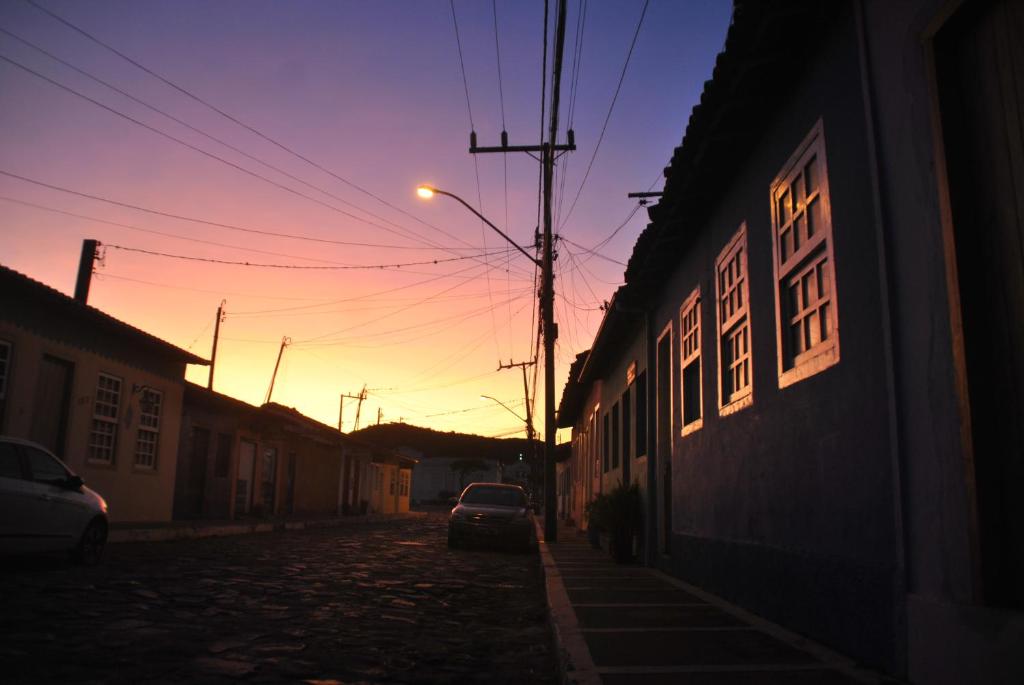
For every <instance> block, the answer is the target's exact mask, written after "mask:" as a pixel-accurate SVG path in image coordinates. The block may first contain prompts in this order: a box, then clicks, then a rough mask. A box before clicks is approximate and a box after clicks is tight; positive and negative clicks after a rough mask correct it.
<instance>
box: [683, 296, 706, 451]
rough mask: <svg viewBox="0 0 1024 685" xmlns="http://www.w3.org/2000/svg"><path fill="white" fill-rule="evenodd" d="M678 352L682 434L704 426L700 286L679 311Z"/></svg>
mask: <svg viewBox="0 0 1024 685" xmlns="http://www.w3.org/2000/svg"><path fill="white" fill-rule="evenodd" d="M679 312H680V314H679V351H680V357H681V362H680V367H679V368H681V369H682V388H681V395H682V396H681V399H682V402H683V435H686V434H687V433H692V432H693V431H695V430H697V429H698V428H700V427H701V426H702V425H703V423H704V422H703V419H702V417H703V412H702V411H701V385H702V383H703V378H702V372H701V366H700V331H701V328H700V288H697V289H695V290H694V291H693V292H692V293H690V296H689V297H687V298H686V301H685V302H683V306H682V307H681V308H680V310H679Z"/></svg>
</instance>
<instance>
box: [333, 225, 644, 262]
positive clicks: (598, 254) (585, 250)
mask: <svg viewBox="0 0 1024 685" xmlns="http://www.w3.org/2000/svg"><path fill="white" fill-rule="evenodd" d="M623 225H625V224H623ZM559 238H560V239H561V240H562V242H566V243H569V244H570V245H573V246H574V247H578V248H579V249H581V250H583V251H584V252H586V253H588V254H590V255H593V256H594V257H599V258H601V259H604V260H605V261H608V262H611V263H612V264H618V265H619V266H626V263H625V262H622V261H619V260H618V259H613V258H611V257H608V256H607V255H603V254H601V253H600V252H597V251H595V250H593V249H592V248H589V247H584V246H583V245H580V244H579V243H576V242H573V241H572V240H569V239H568V238H566V237H565V236H559ZM324 268H329V267H324Z"/></svg>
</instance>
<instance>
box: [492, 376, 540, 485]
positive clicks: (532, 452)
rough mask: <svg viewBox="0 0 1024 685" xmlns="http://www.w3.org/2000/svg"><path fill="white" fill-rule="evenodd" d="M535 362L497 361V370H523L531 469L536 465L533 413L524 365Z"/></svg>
mask: <svg viewBox="0 0 1024 685" xmlns="http://www.w3.org/2000/svg"><path fill="white" fill-rule="evenodd" d="M536 363H537V360H536V359H534V360H533V361H528V362H513V361H512V360H511V359H509V360H508V364H502V363H501V362H500V361H499V362H498V371H503V370H505V369H514V368H516V367H519V368H520V369H522V371H523V399H524V401H525V402H526V439H527V440H528V441H529V445H530V469H531V471H532V470H533V469H535V468H536V465H537V450H536V447H535V446H534V440H533V436H534V430H533V413H532V410H531V407H530V385H529V383H527V382H526V367H527V366H533V365H534V364H536Z"/></svg>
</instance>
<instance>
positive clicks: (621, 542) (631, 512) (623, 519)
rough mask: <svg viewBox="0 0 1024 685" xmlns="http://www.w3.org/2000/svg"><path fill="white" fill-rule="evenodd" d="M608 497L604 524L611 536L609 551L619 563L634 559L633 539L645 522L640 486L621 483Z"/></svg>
mask: <svg viewBox="0 0 1024 685" xmlns="http://www.w3.org/2000/svg"><path fill="white" fill-rule="evenodd" d="M606 497H607V502H606V504H605V505H603V506H605V507H606V511H605V512H604V514H603V517H602V518H603V519H604V521H603V523H602V525H603V526H604V529H605V532H606V533H607V534H608V537H609V545H608V547H609V551H610V552H611V555H612V558H613V559H615V561H617V562H619V563H625V562H627V561H632V559H633V539H634V538H635V537H636V536H637V534H638V533H639V532H640V526H641V524H642V522H643V505H642V503H641V500H640V487H639V486H638V485H637V484H636V483H630V484H629V485H624V484H622V483H620V484H619V485H616V486H615V487H614V488H612V490H611V491H610V492H609V493H608V494H607V496H606Z"/></svg>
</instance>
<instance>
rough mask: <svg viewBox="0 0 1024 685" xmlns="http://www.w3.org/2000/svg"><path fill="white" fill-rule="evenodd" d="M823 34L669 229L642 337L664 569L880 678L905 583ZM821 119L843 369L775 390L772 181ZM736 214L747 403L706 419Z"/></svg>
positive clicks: (848, 38) (857, 183)
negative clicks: (683, 406)
mask: <svg viewBox="0 0 1024 685" xmlns="http://www.w3.org/2000/svg"><path fill="white" fill-rule="evenodd" d="M822 44H823V47H822V49H821V52H820V54H819V55H818V56H817V58H816V59H815V60H813V61H812V62H811V63H809V65H808V69H807V71H806V73H805V74H804V75H803V76H802V78H801V80H800V81H799V82H798V83H797V84H796V85H795V88H794V90H793V91H792V95H791V97H790V98H789V99H788V100H787V101H786V103H785V104H784V105H783V106H782V107H781V108H780V109H779V110H778V111H776V112H774V113H772V114H771V115H770V119H769V120H768V122H767V128H766V131H765V133H764V135H763V136H762V138H761V139H760V142H759V143H758V144H757V145H756V146H755V147H754V148H753V149H750V150H749V151H748V153H747V154H748V156H747V158H746V160H745V161H744V162H743V163H742V164H741V165H738V166H737V167H736V168H735V174H734V176H733V177H732V181H731V184H730V185H729V186H728V187H724V188H722V189H721V195H720V196H718V197H716V198H708V200H709V201H710V202H712V204H711V205H710V206H709V208H708V214H707V218H706V219H705V220H704V221H703V222H702V223H701V224H700V225H694V224H693V223H687V224H686V225H683V226H679V227H678V229H677V230H680V231H685V232H686V233H687V234H691V235H693V236H695V237H694V238H693V240H692V242H691V243H690V245H689V247H688V248H687V249H686V251H685V252H684V253H683V254H681V255H680V259H679V264H678V266H677V268H676V269H675V271H674V273H673V274H672V276H671V278H670V279H669V281H668V283H667V286H666V287H665V288H664V289H663V290H662V292H661V295H660V298H659V299H658V301H657V302H656V305H655V314H654V324H655V329H654V330H652V333H653V334H654V335H655V336H657V335H658V334H659V332H660V330H661V328H662V326H664V325H668V324H669V323H670V322H671V325H672V330H673V336H672V339H673V343H672V363H673V372H672V378H673V389H672V436H673V450H672V457H671V458H672V464H671V468H672V502H671V525H672V531H671V533H672V534H671V559H670V560H663V561H662V562H661V563H662V565H663V566H664V567H665V568H667V569H669V570H670V571H671V572H673V573H676V574H678V575H680V576H682V577H684V578H686V579H688V580H690V581H693V582H695V583H696V584H698V585H700V586H702V587H705V588H707V589H709V590H711V591H713V592H716V593H718V594H721V595H723V596H725V597H726V598H728V599H731V600H733V601H736V602H737V603H739V604H741V605H743V606H745V607H747V608H749V609H751V610H753V611H755V612H757V613H760V614H763V615H765V616H767V617H769V618H771V619H773V620H776V621H778V622H780V623H783V624H784V625H786V626H788V627H790V628H793V629H795V630H797V631H799V632H803V633H806V634H809V635H812V636H813V637H814V638H815V639H817V640H820V641H822V642H825V643H826V644H830V645H832V646H834V647H837V648H839V649H840V650H842V651H844V652H846V653H848V654H851V655H853V656H854V657H856V658H858V659H861V660H863V661H865V662H867V663H869V664H872V665H874V666H881V667H884V668H888V669H890V670H893V669H898V661H899V649H900V647H899V644H900V635H901V633H900V629H899V625H900V616H901V603H900V600H899V599H898V594H899V592H900V589H901V587H902V570H901V567H900V564H901V562H900V540H899V535H898V523H897V520H898V513H897V510H896V506H895V503H896V483H895V482H894V473H893V469H892V463H891V458H890V447H891V437H890V436H891V431H892V428H893V427H892V426H891V425H890V422H889V414H888V412H887V410H886V409H887V395H886V392H887V388H886V384H885V364H884V358H885V348H884V339H883V338H884V336H883V328H882V315H881V312H883V311H884V310H883V307H882V300H881V292H880V288H879V273H878V268H877V265H878V259H877V245H876V243H875V241H874V233H873V232H872V230H871V229H870V227H871V225H872V219H873V217H872V209H871V207H872V205H871V198H872V190H871V185H870V176H869V173H868V157H867V152H866V151H867V146H866V132H865V122H864V116H863V111H864V110H863V103H862V100H861V97H860V88H859V84H860V72H859V64H858V50H857V41H856V31H855V22H854V17H853V13H852V10H851V9H850V8H849V6H848V7H847V10H846V11H844V12H841V13H840V16H839V17H838V18H837V21H836V25H835V27H834V29H833V31H832V33H830V35H828V36H827V37H825V39H824V40H823V41H822ZM780 78H782V76H781V75H780ZM766 116H768V114H767V113H766ZM819 118H820V119H821V121H822V124H823V127H824V138H825V153H826V159H827V166H828V181H829V188H830V195H831V206H832V214H831V218H832V230H833V252H834V258H835V259H834V273H835V290H836V292H837V293H838V295H837V298H838V299H837V307H838V317H839V318H838V329H839V341H840V361H839V362H838V364H836V365H834V366H831V367H829V368H827V369H825V370H824V371H821V372H819V373H817V374H816V375H813V376H810V377H809V378H806V379H804V380H802V381H799V382H797V383H795V384H793V385H789V386H788V387H784V388H782V389H780V383H779V375H778V367H777V360H778V357H777V342H776V340H777V339H776V311H775V310H776V305H775V295H774V293H775V288H776V283H775V281H774V275H773V253H772V240H773V239H772V223H771V222H772V218H771V201H770V197H769V192H770V185H771V183H772V181H773V179H774V178H775V177H776V175H777V174H778V173H779V172H780V171H782V169H783V167H784V165H785V164H786V162H787V160H789V158H790V156H791V155H792V154H793V153H794V152H796V150H797V149H798V147H799V145H800V144H801V142H802V141H803V140H804V139H805V137H806V136H807V134H808V133H809V132H810V131H811V130H812V128H813V127H814V126H815V124H816V122H817V121H818V120H819ZM744 222H745V223H746V233H747V248H748V252H747V254H748V257H749V261H748V277H749V320H750V325H751V349H752V355H753V356H752V373H753V394H752V397H753V401H752V404H751V406H749V407H746V408H744V409H741V410H739V411H737V412H735V413H732V414H728V415H720V413H719V411H718V406H719V396H718V373H719V354H718V339H717V325H716V317H715V292H716V291H715V261H716V259H717V258H718V256H719V254H720V252H721V251H722V250H723V249H724V248H725V246H726V245H727V244H728V242H729V241H730V239H731V238H732V237H733V236H734V235H735V234H736V232H737V230H738V229H739V228H740V226H741V224H743V223H744ZM697 285H699V286H700V288H701V296H702V302H703V304H702V320H701V325H702V333H701V349H702V364H703V378H704V381H703V389H702V398H703V402H702V406H703V427H702V428H701V429H700V430H697V431H695V432H692V433H689V434H687V435H682V434H681V430H680V426H681V415H680V390H679V369H678V364H679V359H680V348H679V330H680V323H679V316H680V311H679V307H680V305H682V303H683V301H684V299H685V298H686V297H687V296H688V295H689V294H690V293H691V291H692V290H693V288H694V287H695V286H697ZM661 473H662V471H661V469H659V477H660V475H661ZM659 510H661V505H659ZM659 513H660V512H659ZM662 525H664V524H662ZM660 538H661V536H660V535H659V539H660Z"/></svg>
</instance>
